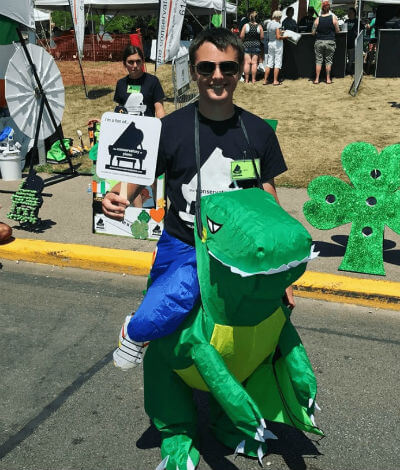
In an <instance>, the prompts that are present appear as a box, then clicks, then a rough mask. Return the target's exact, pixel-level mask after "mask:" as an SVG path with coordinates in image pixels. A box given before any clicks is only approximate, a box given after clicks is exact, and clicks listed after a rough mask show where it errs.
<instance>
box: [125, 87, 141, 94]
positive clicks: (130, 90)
mask: <svg viewBox="0 0 400 470" xmlns="http://www.w3.org/2000/svg"><path fill="white" fill-rule="evenodd" d="M126 91H127V92H128V93H140V85H128V89H127V90H126Z"/></svg>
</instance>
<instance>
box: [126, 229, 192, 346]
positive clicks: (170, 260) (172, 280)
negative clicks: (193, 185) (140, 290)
mask: <svg viewBox="0 0 400 470" xmlns="http://www.w3.org/2000/svg"><path fill="white" fill-rule="evenodd" d="M199 295H200V288H199V281H198V279H197V265H196V251H195V248H194V247H193V246H190V245H188V244H186V243H184V242H182V241H180V240H178V239H177V238H175V237H172V236H171V235H169V234H168V233H167V232H166V231H165V230H164V232H163V234H162V235H161V238H160V240H159V242H158V244H157V254H156V258H155V261H154V265H153V267H152V269H151V272H150V286H149V288H148V290H147V293H146V296H145V297H144V299H143V302H142V303H141V305H140V306H139V308H138V309H137V311H136V313H135V315H134V316H133V317H132V319H131V321H130V323H129V325H128V328H127V330H128V334H129V337H130V338H132V339H133V340H135V341H151V340H153V339H156V338H161V337H163V336H166V335H169V334H171V333H173V332H174V331H176V329H177V328H178V327H179V325H180V324H181V323H182V322H183V320H184V319H185V318H186V316H187V315H188V313H189V312H190V311H191V310H192V309H193V307H194V305H195V303H196V301H197V300H198V298H199Z"/></svg>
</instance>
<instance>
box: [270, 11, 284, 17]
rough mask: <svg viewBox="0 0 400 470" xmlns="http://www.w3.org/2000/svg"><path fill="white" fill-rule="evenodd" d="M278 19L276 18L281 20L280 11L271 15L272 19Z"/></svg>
mask: <svg viewBox="0 0 400 470" xmlns="http://www.w3.org/2000/svg"><path fill="white" fill-rule="evenodd" d="M275 18H276V19H278V18H282V12H281V11H280V10H275V11H274V12H273V13H272V19H275Z"/></svg>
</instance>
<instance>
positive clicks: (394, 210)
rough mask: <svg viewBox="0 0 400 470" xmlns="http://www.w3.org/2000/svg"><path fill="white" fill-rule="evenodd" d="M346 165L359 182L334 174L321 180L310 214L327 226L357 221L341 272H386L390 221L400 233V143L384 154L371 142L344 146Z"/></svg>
mask: <svg viewBox="0 0 400 470" xmlns="http://www.w3.org/2000/svg"><path fill="white" fill-rule="evenodd" d="M342 165H343V168H344V170H345V172H346V173H347V175H348V176H349V178H350V181H351V182H352V184H353V186H351V185H348V184H347V183H345V182H344V181H342V180H339V179H338V178H335V177H333V176H320V177H318V178H315V179H314V180H313V181H311V183H310V184H309V186H308V195H309V196H310V199H311V200H310V201H307V202H306V203H305V204H304V208H303V211H304V215H305V217H306V219H307V220H308V222H309V223H310V224H311V225H313V226H314V227H316V228H318V229H322V230H328V229H332V228H335V227H338V226H340V225H343V224H348V223H351V224H352V225H351V232H350V235H349V240H348V242H347V247H346V252H345V255H344V258H343V261H342V263H341V265H340V266H339V270H341V271H354V272H358V273H366V274H379V275H383V276H384V275H385V270H384V267H383V236H384V230H385V225H387V226H388V227H389V228H391V229H392V230H393V231H394V232H397V233H400V191H399V190H398V189H399V186H400V144H396V145H390V146H389V147H386V148H384V149H383V150H382V152H381V153H378V151H377V150H376V148H375V147H374V146H373V145H371V144H368V143H366V142H354V143H352V144H349V145H347V146H346V147H345V149H344V150H343V153H342Z"/></svg>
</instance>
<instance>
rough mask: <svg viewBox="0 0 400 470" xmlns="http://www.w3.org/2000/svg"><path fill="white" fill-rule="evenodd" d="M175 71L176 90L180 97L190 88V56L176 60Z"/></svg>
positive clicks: (186, 55)
mask: <svg viewBox="0 0 400 470" xmlns="http://www.w3.org/2000/svg"><path fill="white" fill-rule="evenodd" d="M175 70H176V88H177V90H178V94H179V95H180V94H182V93H184V92H185V91H187V90H188V89H189V87H190V76H189V54H185V55H183V56H182V57H178V58H177V59H176V60H175Z"/></svg>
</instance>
